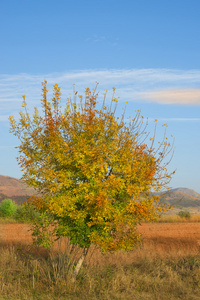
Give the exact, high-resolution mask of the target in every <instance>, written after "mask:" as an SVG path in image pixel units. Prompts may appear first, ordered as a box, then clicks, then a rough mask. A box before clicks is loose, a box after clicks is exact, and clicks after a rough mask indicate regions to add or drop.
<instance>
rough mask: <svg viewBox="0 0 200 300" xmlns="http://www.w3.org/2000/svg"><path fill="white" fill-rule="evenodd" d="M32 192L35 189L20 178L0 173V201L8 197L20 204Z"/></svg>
mask: <svg viewBox="0 0 200 300" xmlns="http://www.w3.org/2000/svg"><path fill="white" fill-rule="evenodd" d="M34 193H35V190H34V189H33V188H31V187H29V186H27V185H26V184H25V183H23V181H21V180H20V179H16V178H13V177H9V176H3V175H0V202H1V201H2V200H3V199H5V198H10V199H12V200H14V201H15V202H16V203H17V204H21V203H23V202H24V201H26V200H27V196H31V195H33V194H34Z"/></svg>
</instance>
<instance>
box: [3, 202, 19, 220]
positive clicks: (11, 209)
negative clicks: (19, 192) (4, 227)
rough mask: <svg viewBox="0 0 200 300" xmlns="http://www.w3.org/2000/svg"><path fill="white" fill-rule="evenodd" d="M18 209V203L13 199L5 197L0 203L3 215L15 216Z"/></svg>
mask: <svg viewBox="0 0 200 300" xmlns="http://www.w3.org/2000/svg"><path fill="white" fill-rule="evenodd" d="M16 210H17V204H16V203H15V202H14V201H13V200H11V199H4V200H3V201H2V202H1V204H0V216H1V217H13V216H14V215H15V213H16Z"/></svg>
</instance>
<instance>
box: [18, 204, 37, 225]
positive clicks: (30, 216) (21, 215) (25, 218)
mask: <svg viewBox="0 0 200 300" xmlns="http://www.w3.org/2000/svg"><path fill="white" fill-rule="evenodd" d="M39 215H40V213H39V212H38V211H36V210H35V209H34V208H33V207H31V206H28V205H27V203H23V204H22V205H20V206H18V207H17V210H16V213H15V219H16V220H17V221H22V222H32V221H34V220H35V219H36V218H38V217H39Z"/></svg>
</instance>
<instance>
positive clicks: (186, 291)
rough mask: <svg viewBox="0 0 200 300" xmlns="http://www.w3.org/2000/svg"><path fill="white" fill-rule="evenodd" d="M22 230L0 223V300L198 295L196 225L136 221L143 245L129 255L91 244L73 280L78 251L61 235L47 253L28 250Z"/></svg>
mask: <svg viewBox="0 0 200 300" xmlns="http://www.w3.org/2000/svg"><path fill="white" fill-rule="evenodd" d="M26 226H27V227H26ZM28 228H29V226H28V225H26V224H13V225H12V224H8V225H5V229H4V230H3V225H2V226H1V237H0V241H1V243H0V299H20V300H21V299H22V300H23V299H34V300H35V299H41V300H42V299H47V300H48V299H52V300H53V299H70V300H71V299H72V300H73V299H80V300H82V299H87V300H90V299H92V300H95V299H101V300H103V299H125V300H126V299H131V300H132V299H136V300H137V299H139V300H140V299H141V300H144V299H145V300H146V299H149V300H154V299H157V300H165V299H166V300H168V299H170V300H171V299H172V300H175V299H184V300H185V299H186V300H187V299H188V300H189V299H200V230H199V229H200V224H198V223H171V224H169V223H156V224H148V223H144V224H141V225H140V226H139V227H138V230H139V232H141V233H142V234H143V237H144V239H143V243H142V244H141V245H138V247H137V248H136V249H135V250H134V251H131V252H129V253H124V252H119V253H115V254H105V255H102V254H101V252H100V251H99V250H98V249H97V248H96V247H94V246H92V247H91V249H90V250H89V252H88V256H87V258H86V261H85V265H84V267H83V268H82V270H81V272H80V274H79V275H78V278H77V281H76V282H75V283H74V282H73V280H72V271H73V261H75V260H77V258H78V256H80V255H81V249H79V248H78V247H76V248H75V249H74V250H73V249H72V247H71V246H70V244H69V240H68V239H67V238H62V239H61V240H59V241H58V242H57V243H56V245H55V247H54V249H53V250H52V251H47V250H44V249H42V248H34V247H33V246H32V245H31V243H30V242H31V239H30V234H31V233H30V232H28V231H27V230H28ZM25 229H26V230H25ZM9 232H10V234H9ZM16 232H18V239H17V237H16ZM11 244H12V245H11ZM72 250H73V251H72Z"/></svg>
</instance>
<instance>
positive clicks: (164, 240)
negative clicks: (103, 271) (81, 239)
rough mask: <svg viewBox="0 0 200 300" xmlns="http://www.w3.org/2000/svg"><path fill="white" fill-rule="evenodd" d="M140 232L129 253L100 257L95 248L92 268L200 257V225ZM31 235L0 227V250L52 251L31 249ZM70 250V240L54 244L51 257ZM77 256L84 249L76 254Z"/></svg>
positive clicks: (25, 228)
mask: <svg viewBox="0 0 200 300" xmlns="http://www.w3.org/2000/svg"><path fill="white" fill-rule="evenodd" d="M138 231H139V232H140V233H141V234H142V236H143V243H142V244H141V245H140V246H138V247H137V248H136V249H135V250H134V251H131V252H129V253H124V252H118V253H115V254H104V255H103V254H101V253H100V251H99V250H98V249H97V248H96V247H94V246H92V247H91V249H90V250H89V252H88V255H87V261H86V262H87V263H88V264H90V265H101V264H105V263H107V264H119V263H123V264H124V263H131V262H133V261H136V260H137V259H138V258H139V257H140V258H141V257H146V258H152V257H155V256H156V257H165V258H167V257H179V256H180V257H183V256H190V255H199V254H200V223H155V224H149V223H142V224H141V225H139V226H138ZM31 244H32V236H31V231H30V226H29V225H27V224H0V247H3V246H8V245H20V247H23V248H24V249H29V250H30V251H32V253H35V255H36V254H37V256H38V255H39V256H40V255H42V256H46V255H49V252H48V251H46V250H44V249H42V248H40V249H39V250H37V251H36V250H34V249H33V248H32V247H31ZM70 250H71V247H70V245H69V241H68V239H67V238H61V239H60V240H59V241H57V242H56V243H55V245H54V248H53V250H52V251H51V253H52V255H53V254H56V253H58V252H64V251H67V252H69V251H70ZM76 253H77V255H80V254H81V250H79V251H78V252H77V251H76Z"/></svg>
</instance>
